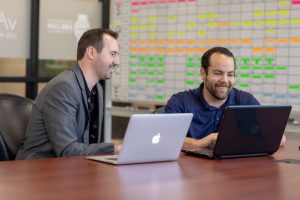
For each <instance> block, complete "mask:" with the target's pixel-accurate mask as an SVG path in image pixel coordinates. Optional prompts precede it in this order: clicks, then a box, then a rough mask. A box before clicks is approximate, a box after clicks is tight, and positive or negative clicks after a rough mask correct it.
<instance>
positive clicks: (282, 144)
mask: <svg viewBox="0 0 300 200" xmlns="http://www.w3.org/2000/svg"><path fill="white" fill-rule="evenodd" d="M285 143H286V137H285V135H284V134H283V136H282V138H281V142H280V146H281V147H283V146H284V145H285Z"/></svg>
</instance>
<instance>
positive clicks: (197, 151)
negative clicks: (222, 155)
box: [194, 149, 212, 155]
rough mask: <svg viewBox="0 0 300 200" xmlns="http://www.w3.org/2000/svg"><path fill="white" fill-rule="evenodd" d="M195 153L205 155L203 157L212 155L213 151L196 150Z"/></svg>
mask: <svg viewBox="0 0 300 200" xmlns="http://www.w3.org/2000/svg"><path fill="white" fill-rule="evenodd" d="M194 152H195V153H199V154H203V155H211V154H212V150H211V149H199V150H194Z"/></svg>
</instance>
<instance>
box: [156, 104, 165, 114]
mask: <svg viewBox="0 0 300 200" xmlns="http://www.w3.org/2000/svg"><path fill="white" fill-rule="evenodd" d="M153 113H154V114H162V113H165V107H164V106H162V107H159V108H157V109H156V110H154V111H153Z"/></svg>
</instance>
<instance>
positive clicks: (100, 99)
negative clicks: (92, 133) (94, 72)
mask: <svg viewBox="0 0 300 200" xmlns="http://www.w3.org/2000/svg"><path fill="white" fill-rule="evenodd" d="M97 91H98V142H100V141H101V131H102V119H103V105H104V103H103V89H102V87H101V85H100V83H99V82H98V83H97Z"/></svg>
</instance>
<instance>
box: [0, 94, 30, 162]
mask: <svg viewBox="0 0 300 200" xmlns="http://www.w3.org/2000/svg"><path fill="white" fill-rule="evenodd" d="M32 102H33V101H32V100H30V99H27V98H25V97H21V96H17V95H14V94H4V93H0V161H1V160H14V159H15V157H16V154H17V151H18V149H19V147H20V145H21V142H22V140H23V137H24V135H25V131H26V126H27V122H28V119H29V116H30V114H31V110H32Z"/></svg>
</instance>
